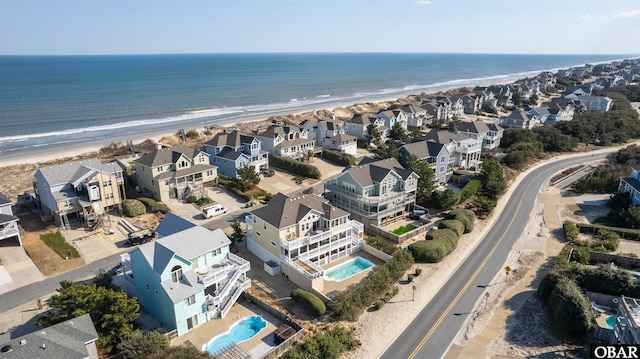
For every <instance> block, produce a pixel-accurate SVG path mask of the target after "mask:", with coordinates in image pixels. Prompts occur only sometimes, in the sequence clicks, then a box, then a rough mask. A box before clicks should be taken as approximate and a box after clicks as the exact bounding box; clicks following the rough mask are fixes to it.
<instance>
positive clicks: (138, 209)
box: [122, 199, 147, 217]
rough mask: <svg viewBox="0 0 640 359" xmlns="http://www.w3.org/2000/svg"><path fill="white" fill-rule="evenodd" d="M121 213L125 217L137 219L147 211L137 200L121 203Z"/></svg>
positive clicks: (126, 200) (127, 200)
mask: <svg viewBox="0 0 640 359" xmlns="http://www.w3.org/2000/svg"><path fill="white" fill-rule="evenodd" d="M122 213H123V214H124V215H125V216H127V217H138V216H141V215H143V214H145V213H147V209H146V207H145V206H144V204H143V203H142V202H140V201H139V200H137V199H125V200H124V201H122Z"/></svg>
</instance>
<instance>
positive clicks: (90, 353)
mask: <svg viewBox="0 0 640 359" xmlns="http://www.w3.org/2000/svg"><path fill="white" fill-rule="evenodd" d="M96 340H98V333H97V332H96V328H95V326H94V325H93V321H92V320H91V316H90V315H89V314H84V315H81V316H79V317H76V318H73V319H69V320H67V321H64V322H62V323H58V324H54V325H52V326H49V327H46V328H42V329H38V330H37V331H35V332H33V333H30V334H26V335H23V336H21V337H16V338H10V337H9V336H7V337H2V336H0V358H3V359H5V358H6V359H36V358H47V359H98V358H99V355H98V349H97V347H96Z"/></svg>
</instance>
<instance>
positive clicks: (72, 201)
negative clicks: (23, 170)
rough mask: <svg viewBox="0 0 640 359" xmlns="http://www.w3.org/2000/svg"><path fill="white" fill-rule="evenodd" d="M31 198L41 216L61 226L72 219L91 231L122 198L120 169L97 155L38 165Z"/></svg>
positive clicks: (118, 204) (69, 225)
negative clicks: (46, 165)
mask: <svg viewBox="0 0 640 359" xmlns="http://www.w3.org/2000/svg"><path fill="white" fill-rule="evenodd" d="M33 189H34V191H35V200H36V203H37V205H38V207H39V209H40V211H41V214H42V216H43V218H48V219H52V220H53V222H54V223H55V224H56V225H59V226H61V227H62V228H70V227H71V223H72V222H80V223H82V224H83V225H84V226H85V228H86V229H88V230H95V229H97V228H98V227H99V226H100V225H101V224H102V220H103V217H104V214H105V213H106V212H107V211H109V210H112V209H120V205H121V204H122V201H123V200H124V199H125V190H124V177H123V176H122V168H121V167H120V166H119V165H118V164H117V163H116V162H110V163H101V162H100V161H99V160H98V159H97V158H92V159H89V160H84V161H76V162H69V163H63V164H60V165H55V166H48V167H40V168H38V170H37V171H36V173H35V176H34V180H33Z"/></svg>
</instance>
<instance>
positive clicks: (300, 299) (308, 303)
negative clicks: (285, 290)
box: [291, 288, 327, 318]
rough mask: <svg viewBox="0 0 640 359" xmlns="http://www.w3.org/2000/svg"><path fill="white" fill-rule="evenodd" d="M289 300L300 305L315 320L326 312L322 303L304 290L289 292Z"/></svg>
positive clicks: (298, 289)
mask: <svg viewBox="0 0 640 359" xmlns="http://www.w3.org/2000/svg"><path fill="white" fill-rule="evenodd" d="M291 299H293V300H294V301H295V302H296V303H299V304H300V305H302V306H303V307H304V308H305V309H306V310H307V312H309V314H311V316H313V317H316V318H317V317H319V316H321V315H323V314H324V313H325V312H326V311H327V307H326V306H325V304H324V302H323V301H322V300H321V299H320V298H318V297H317V296H316V295H315V294H313V293H310V292H307V291H306V290H302V289H300V288H297V289H294V290H293V291H292V292H291Z"/></svg>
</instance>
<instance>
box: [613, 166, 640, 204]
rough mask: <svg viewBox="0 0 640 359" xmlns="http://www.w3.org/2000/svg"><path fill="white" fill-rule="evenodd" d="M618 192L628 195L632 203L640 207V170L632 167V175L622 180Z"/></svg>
mask: <svg viewBox="0 0 640 359" xmlns="http://www.w3.org/2000/svg"><path fill="white" fill-rule="evenodd" d="M618 191H620V192H622V193H628V194H629V197H631V203H633V204H635V205H640V168H638V167H635V166H634V167H631V175H630V176H629V177H622V178H620V184H618Z"/></svg>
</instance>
